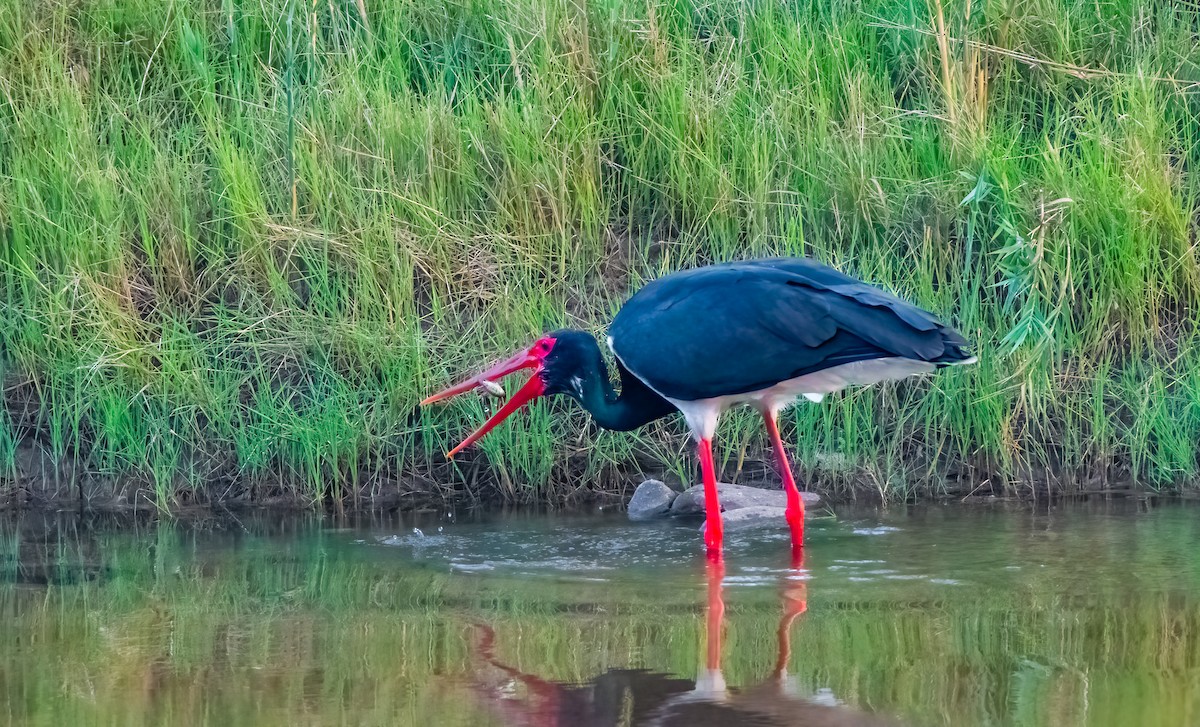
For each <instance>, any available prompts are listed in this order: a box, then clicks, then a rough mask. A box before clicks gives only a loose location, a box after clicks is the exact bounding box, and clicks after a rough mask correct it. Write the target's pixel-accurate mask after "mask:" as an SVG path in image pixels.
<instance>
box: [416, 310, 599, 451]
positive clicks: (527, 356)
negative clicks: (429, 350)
mask: <svg viewBox="0 0 1200 727" xmlns="http://www.w3.org/2000/svg"><path fill="white" fill-rule="evenodd" d="M599 356H600V353H599V350H598V349H597V348H596V340H595V339H594V338H592V336H591V335H590V334H587V333H584V332H583V331H571V330H562V331H555V332H553V333H549V334H547V335H545V336H543V337H542V338H539V339H538V340H536V341H534V342H533V344H532V345H531V346H529V347H527V348H522V349H520V350H518V351H517V352H516V353H514V354H513V355H512V356H509V357H508V358H506V359H504V360H503V361H501V362H500V363H498V364H495V365H494V366H492V367H490V368H488V369H487V370H486V371H483V372H482V373H479V374H476V375H475V376H472V377H470V378H468V379H465V380H463V381H461V382H459V383H457V384H455V385H454V386H451V387H450V388H448V389H444V390H442V391H439V392H438V393H436V394H434V395H433V396H430V397H428V398H426V399H425V400H424V401H422V402H421V406H426V405H427V404H433V403H435V402H438V401H445V400H447V399H452V398H454V397H456V396H459V395H460V394H466V393H469V392H471V391H474V390H476V389H485V390H489V391H492V392H494V393H497V394H498V395H500V396H503V389H502V388H500V387H499V386H498V385H497V384H496V383H495V382H496V381H497V380H499V379H502V378H504V377H505V376H508V375H509V374H512V373H516V372H517V371H520V370H521V369H533V376H530V377H529V380H528V381H526V382H525V385H524V386H522V387H521V388H520V389H518V390H517V392H516V393H515V394H513V395H512V398H510V399H509V400H508V401H506V402H505V403H504V406H502V407H500V409H499V410H498V411H497V412H496V413H495V414H493V415H492V416H491V418H490V419H488V420H487V421H486V422H484V423H483V425H482V426H480V427H479V428H478V429H476V430H475V431H474V432H473V433H472V434H471V436H469V437H467V438H466V439H464V440H463V441H462V443H461V444H459V445H458V446H457V447H455V448H454V449H452V450H450V451H449V452H447V453H446V458H447V459H450V458H452V457H454V455H456V454H458V453H459V452H460V451H462V450H463V449H465V448H466V447H469V446H471V445H472V444H474V443H475V442H477V441H479V440H480V439H482V438H483V436H484V435H485V434H487V433H488V432H490V431H491V430H492V429H493V428H495V426H496V425H497V424H499V423H500V422H502V421H504V420H505V419H507V418H508V417H509V416H511V415H512V414H513V413H514V412H516V411H517V410H519V409H520V408H521V407H523V406H525V405H526V404H528V403H529V402H531V401H533V400H534V399H536V398H538V397H539V396H553V395H555V394H567V395H569V396H572V397H573V398H576V399H579V398H581V397H582V396H583V381H584V379H585V378H586V377H588V376H590V375H592V373H593V369H594V367H595V365H596V362H597V361H598V359H599Z"/></svg>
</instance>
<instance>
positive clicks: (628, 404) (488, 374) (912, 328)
mask: <svg viewBox="0 0 1200 727" xmlns="http://www.w3.org/2000/svg"><path fill="white" fill-rule="evenodd" d="M608 347H609V349H611V350H612V353H613V356H614V357H615V360H616V365H617V374H618V377H619V379H620V385H621V391H620V393H619V394H618V393H617V392H616V391H614V390H613V386H612V383H611V382H610V380H609V373H608V367H607V366H606V365H605V363H604V358H603V356H602V355H601V353H600V346H599V345H597V343H596V339H595V338H593V337H592V336H591V334H588V333H585V332H583V331H576V330H569V329H568V330H559V331H555V332H553V333H550V334H548V335H546V336H545V337H543V338H540V339H538V340H537V341H535V342H534V343H533V345H532V346H530V347H529V348H527V349H523V350H520V351H518V352H517V353H516V354H515V355H513V356H512V357H511V358H508V359H507V360H505V361H502V362H500V363H498V364H496V365H495V366H492V367H491V368H489V369H488V370H486V371H484V372H483V373H480V374H478V375H476V376H473V377H471V378H469V379H467V380H465V381H463V382H461V383H459V384H456V385H455V386H452V387H450V388H448V389H446V390H444V391H441V392H439V393H437V394H434V395H433V396H430V397H429V398H427V399H425V400H424V401H422V402H421V405H422V406H425V405H427V404H431V403H433V402H436V401H443V400H445V399H449V398H451V397H453V396H457V395H459V394H463V393H466V392H469V391H472V390H474V389H476V388H479V387H489V388H492V387H494V384H493V383H492V382H494V381H495V380H496V379H499V378H501V377H503V376H506V375H508V374H511V373H513V372H515V371H519V370H520V369H533V372H534V373H533V376H531V377H530V379H529V381H528V382H526V383H525V385H524V386H523V387H522V388H521V389H520V390H518V391H517V392H516V393H515V394H514V395H513V396H512V398H510V399H509V400H508V401H507V402H506V403H505V404H504V405H503V406H502V407H501V408H500V409H499V410H498V411H496V413H495V414H493V415H492V417H491V418H489V419H488V420H487V421H486V422H485V423H484V424H483V426H481V427H479V429H477V430H476V431H475V432H474V433H472V434H471V435H470V436H469V437H467V438H466V439H465V440H463V442H462V444H459V445H458V446H457V447H455V448H454V449H452V450H451V451H450V452H448V453H447V454H446V456H447V458H452V457H453V456H454V455H455V454H457V453H458V452H459V451H460V450H462V449H463V448H464V447H467V446H469V445H471V444H473V443H474V442H476V441H477V440H478V439H480V438H481V437H483V435H485V434H487V433H488V432H489V431H490V430H491V429H492V428H493V427H495V426H496V425H497V424H499V423H500V422H501V421H503V420H504V419H505V418H507V417H508V416H510V415H511V414H512V413H513V412H515V411H517V410H518V409H520V408H521V407H522V406H524V405H525V404H527V403H528V402H530V401H532V400H533V399H535V398H537V397H539V396H552V395H556V394H565V395H566V396H569V397H571V398H572V399H574V400H576V401H577V402H579V404H580V405H582V406H583V408H584V409H586V410H587V411H588V412H589V413H590V414H591V415H592V418H593V419H595V420H596V423H597V424H599V425H600V426H601V427H603V428H605V429H612V430H616V431H628V430H631V429H636V428H637V427H640V426H642V425H643V424H646V423H648V422H651V421H654V420H655V419H660V418H662V417H665V416H667V415H669V414H672V413H674V412H676V411H679V412H682V413H683V415H684V417H685V418H686V419H687V423H688V425H689V426H690V427H691V430H692V434H693V436H694V437H695V439H696V442H697V449H698V451H699V457H700V468H701V470H702V471H703V477H704V505H705V532H704V541H705V545H706V546H707V549H708V554H709V556H710V558H719V557H720V553H721V547H722V528H721V508H720V504H719V502H718V500H717V477H716V469H715V467H714V466H713V455H712V438H713V434H714V432H715V431H716V429H717V419H718V418H719V417H720V415H721V412H722V411H724V410H725V409H728V408H730V407H733V406H739V405H748V406H753V407H754V408H756V409H758V411H759V412H761V414H762V417H763V422H764V423H765V424H766V428H767V433H768V434H769V436H770V438H771V446H772V448H773V449H774V452H775V457H776V461H777V463H778V467H779V472H780V476H781V477H782V479H783V488H784V491H785V492H786V493H787V507H786V510H785V516H786V519H787V523H788V525H789V527H790V530H791V535H792V546H793V550H799V549H800V548H801V547H802V546H803V542H804V503H803V501H802V500H801V498H800V493H799V491H798V490H797V489H796V482H795V480H794V479H793V478H792V468H791V465H790V463H789V461H788V457H787V454H786V452H785V451H784V447H783V442H782V441H781V440H780V438H779V427H778V424H777V419H778V416H779V412H780V410H782V409H783V408H785V407H787V406H789V405H791V404H792V403H794V402H795V401H796V400H798V399H800V398H801V397H803V398H805V399H808V400H810V401H813V402H820V401H821V400H822V399H823V398H824V397H825V395H827V394H831V393H833V392H836V391H840V390H841V389H843V388H845V387H847V386H855V385H861V386H865V385H871V384H875V383H878V382H880V381H884V380H889V379H900V378H904V377H907V376H911V375H914V374H921V373H927V372H930V371H933V370H934V369H937V368H941V367H944V366H952V365H958V364H969V363H974V362H975V360H976V359H975V357H974V356H972V355H971V354H970V352H969V351H968V344H967V341H966V339H964V338H963V337H962V335H961V334H959V333H958V332H957V331H955V330H953V329H951V328H949V327H947V326H946V325H944V324H942V323H941V322H939V321H938V320H937V319H936V318H935V317H934V316H933V315H932V314H931V313H929V312H927V311H924V310H922V309H920V308H917V307H916V306H914V305H912V304H910V303H906V302H905V301H903V300H901V299H899V298H897V297H896V296H894V295H892V294H891V293H888V292H886V291H884V290H881V289H880V288H877V287H875V286H872V285H869V284H867V283H865V282H863V281H861V280H856V279H854V278H852V277H850V276H848V275H845V274H843V273H841V272H838V271H837V270H834V269H833V268H831V267H829V266H827V265H823V264H821V263H819V262H817V261H815V260H812V259H809V258H798V257H793V258H773V259H767V260H746V261H740V262H729V263H721V264H716V265H710V266H707V267H701V268H695V269H691V270H684V271H681V272H676V273H673V274H670V275H667V276H664V277H662V278H659V279H657V280H654V281H652V282H650V283H648V284H647V285H646V286H645V287H643V288H642V289H641V290H639V291H638V292H637V293H636V294H634V296H633V297H631V298H630V299H629V300H628V301H627V302H626V303H625V305H624V306H623V307H622V308H621V310H620V311H619V312H618V313H617V316H616V318H614V319H613V322H612V325H611V326H610V327H609V336H608Z"/></svg>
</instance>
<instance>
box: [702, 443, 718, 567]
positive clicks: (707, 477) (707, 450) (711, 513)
mask: <svg viewBox="0 0 1200 727" xmlns="http://www.w3.org/2000/svg"><path fill="white" fill-rule="evenodd" d="M697 449H698V450H699V451H700V469H701V471H702V472H703V473H704V522H705V525H704V544H705V546H707V547H708V559H709V560H713V561H716V560H720V559H721V545H722V542H723V540H724V539H723V537H722V529H721V503H720V502H719V501H718V500H717V470H716V467H715V466H713V456H712V440H709V439H701V440H700V444H699V446H698V447H697Z"/></svg>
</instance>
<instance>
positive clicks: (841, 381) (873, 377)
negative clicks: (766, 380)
mask: <svg viewBox="0 0 1200 727" xmlns="http://www.w3.org/2000/svg"><path fill="white" fill-rule="evenodd" d="M935 368H937V367H936V366H934V365H933V364H931V363H929V362H928V361H917V360H914V359H911V358H901V357H893V358H876V359H870V360H867V361H855V362H854V363H848V364H842V365H841V366H833V367H831V368H828V369H824V370H821V371H815V372H813V373H811V374H805V375H803V376H797V377H796V378H794V379H787V380H786V381H780V382H779V383H778V384H775V385H774V386H770V387H767V388H765V389H759V390H758V391H747V392H746V393H744V394H731V395H729V396H716V397H713V398H711V399H694V400H692V401H686V400H683V399H672V398H671V397H669V396H664V397H663V398H664V399H666V400H667V401H669V402H671V403H672V404H673V405H675V407H676V408H677V409H679V411H681V412H683V416H684V417H685V418H686V419H687V422H688V426H690V427H691V428H692V431H693V432H694V433H695V434H696V436H697V437H700V438H703V439H711V438H712V436H713V433H714V432H715V431H716V429H717V419H718V418H719V417H720V416H721V412H723V411H725V410H726V409H729V408H731V407H735V406H743V405H749V406H753V407H754V408H756V409H758V410H759V411H763V412H769V413H771V414H775V413H778V412H779V411H780V410H781V409H784V408H786V407H788V406H790V405H791V404H793V403H794V402H795V401H796V400H797V399H799V398H800V397H804V398H806V399H809V400H810V401H814V402H819V401H821V400H822V399H823V398H825V395H826V394H832V393H834V392H836V391H841V390H842V389H844V388H846V387H848V386H870V385H871V384H877V383H879V382H880V381H888V380H894V379H903V378H905V377H907V376H912V375H913V374H926V373H929V372H931V371H933V370H934V369H935ZM643 383H644V382H643ZM647 386H649V384H647ZM651 388H653V387H651ZM660 396H662V395H661V394H660Z"/></svg>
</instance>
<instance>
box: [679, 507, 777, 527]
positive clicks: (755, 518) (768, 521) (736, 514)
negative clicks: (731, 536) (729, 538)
mask: <svg viewBox="0 0 1200 727" xmlns="http://www.w3.org/2000/svg"><path fill="white" fill-rule="evenodd" d="M706 525H708V523H704V524H703V525H701V526H700V532H704V528H705V526H706ZM721 526H722V527H723V528H724V529H725V530H726V531H729V530H749V529H750V528H782V529H785V530H786V529H787V527H788V524H787V518H786V517H784V509H783V508H782V507H767V506H766V505H752V506H750V507H741V508H738V509H737V510H730V511H728V512H724V513H721Z"/></svg>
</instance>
